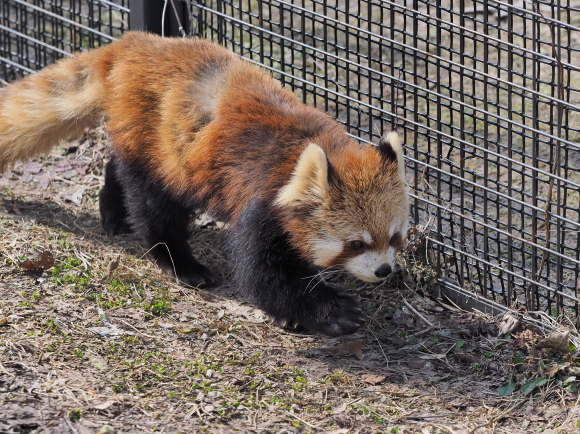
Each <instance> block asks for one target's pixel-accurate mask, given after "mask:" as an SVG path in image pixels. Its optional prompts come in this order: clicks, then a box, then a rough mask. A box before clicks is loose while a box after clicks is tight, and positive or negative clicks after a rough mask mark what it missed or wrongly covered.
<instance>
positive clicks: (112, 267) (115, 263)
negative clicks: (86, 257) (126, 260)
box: [107, 255, 121, 277]
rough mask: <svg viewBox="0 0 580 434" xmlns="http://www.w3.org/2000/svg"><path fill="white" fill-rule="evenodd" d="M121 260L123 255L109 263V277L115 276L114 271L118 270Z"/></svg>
mask: <svg viewBox="0 0 580 434" xmlns="http://www.w3.org/2000/svg"><path fill="white" fill-rule="evenodd" d="M120 259H121V255H117V257H116V258H115V259H113V260H112V261H111V262H109V265H107V275H108V277H111V274H113V271H115V270H116V269H117V267H118V266H119V261H120Z"/></svg>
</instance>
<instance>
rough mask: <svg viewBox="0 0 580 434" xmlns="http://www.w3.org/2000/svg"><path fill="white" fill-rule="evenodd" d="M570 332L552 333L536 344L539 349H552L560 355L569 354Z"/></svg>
mask: <svg viewBox="0 0 580 434" xmlns="http://www.w3.org/2000/svg"><path fill="white" fill-rule="evenodd" d="M569 334H570V332H568V331H566V332H552V333H550V334H549V335H548V336H546V337H545V338H542V339H540V340H539V341H538V342H537V343H536V347H538V348H550V349H552V350H555V351H558V352H560V353H569V352H570V349H569V347H568V335H569Z"/></svg>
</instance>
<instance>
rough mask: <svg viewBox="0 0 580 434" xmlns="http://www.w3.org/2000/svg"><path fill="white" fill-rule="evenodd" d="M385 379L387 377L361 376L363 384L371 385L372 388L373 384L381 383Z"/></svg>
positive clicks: (379, 375) (378, 375)
mask: <svg viewBox="0 0 580 434" xmlns="http://www.w3.org/2000/svg"><path fill="white" fill-rule="evenodd" d="M386 378H387V375H385V374H365V375H363V376H362V380H363V381H364V382H365V383H368V384H372V385H373V386H374V385H375V384H379V383H382V382H383V381H385V379H386Z"/></svg>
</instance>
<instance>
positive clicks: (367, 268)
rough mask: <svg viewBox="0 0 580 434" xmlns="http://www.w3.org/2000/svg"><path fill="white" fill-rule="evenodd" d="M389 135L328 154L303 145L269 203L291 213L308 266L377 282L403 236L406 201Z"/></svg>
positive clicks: (397, 149) (398, 153)
mask: <svg viewBox="0 0 580 434" xmlns="http://www.w3.org/2000/svg"><path fill="white" fill-rule="evenodd" d="M402 165H403V157H402V148H401V146H400V143H399V139H398V136H397V135H396V134H395V133H391V134H389V135H387V137H386V139H384V140H383V141H381V144H380V147H379V148H373V147H368V146H367V147H360V148H356V147H354V146H353V147H352V148H349V149H346V150H345V151H344V152H343V153H339V154H337V155H336V154H333V155H331V158H330V161H329V158H328V157H327V155H326V154H325V152H324V150H323V149H322V148H321V147H319V146H318V145H316V144H310V145H309V146H308V147H307V148H306V149H305V150H304V151H303V153H302V155H301V156H300V158H299V160H298V164H297V165H296V168H295V170H294V172H293V174H292V177H291V179H290V182H289V183H288V184H286V186H284V188H282V189H281V190H280V192H279V193H278V196H277V198H276V204H277V205H278V206H283V207H290V208H291V209H292V210H295V211H296V220H295V223H294V224H295V226H294V227H293V229H292V231H291V232H292V233H298V235H297V236H296V238H295V239H296V242H297V244H298V246H299V247H300V248H302V249H303V250H305V251H306V252H307V254H308V256H310V258H311V259H312V261H313V262H314V263H315V264H316V265H318V266H320V267H323V268H326V267H338V268H343V269H346V270H347V271H349V272H350V273H351V274H353V275H354V276H356V277H358V278H359V279H361V280H363V281H367V282H377V281H381V280H384V279H385V278H386V277H387V275H388V274H389V273H390V271H391V269H392V268H393V267H394V265H395V255H396V252H397V251H398V250H400V249H401V248H402V247H403V243H404V240H405V237H406V234H407V226H408V212H409V211H408V210H409V203H408V197H407V190H406V186H405V179H404V168H403V167H401V166H402Z"/></svg>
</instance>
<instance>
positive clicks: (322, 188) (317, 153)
mask: <svg viewBox="0 0 580 434" xmlns="http://www.w3.org/2000/svg"><path fill="white" fill-rule="evenodd" d="M329 170H330V167H329V164H328V159H327V158H326V154H325V153H324V151H323V150H322V148H321V147H320V146H318V145H317V144H315V143H310V144H309V145H308V146H307V147H306V149H304V151H302V154H300V158H299V159H298V163H296V167H295V168H294V172H293V173H292V176H291V178H290V181H288V183H287V184H286V185H285V186H284V187H282V188H281V189H280V191H279V192H278V195H277V196H276V204H277V205H285V206H288V205H293V204H298V203H301V202H302V203H312V202H316V201H318V200H319V199H321V198H322V197H323V196H324V195H325V194H326V192H327V191H328V179H329Z"/></svg>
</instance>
